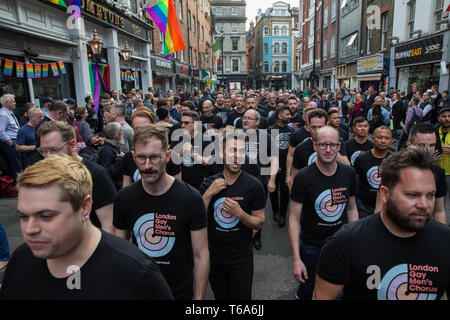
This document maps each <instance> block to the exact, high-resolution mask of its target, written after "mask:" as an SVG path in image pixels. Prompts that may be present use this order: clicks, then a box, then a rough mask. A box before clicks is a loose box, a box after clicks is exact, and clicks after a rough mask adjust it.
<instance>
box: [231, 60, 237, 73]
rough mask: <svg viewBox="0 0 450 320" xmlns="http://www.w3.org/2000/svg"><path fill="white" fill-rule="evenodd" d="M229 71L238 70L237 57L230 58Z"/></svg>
mask: <svg viewBox="0 0 450 320" xmlns="http://www.w3.org/2000/svg"><path fill="white" fill-rule="evenodd" d="M231 67H232V69H231V71H232V72H239V59H231Z"/></svg>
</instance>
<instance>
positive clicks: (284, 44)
mask: <svg viewBox="0 0 450 320" xmlns="http://www.w3.org/2000/svg"><path fill="white" fill-rule="evenodd" d="M281 53H282V54H287V43H283V44H282V45H281Z"/></svg>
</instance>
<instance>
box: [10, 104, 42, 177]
mask: <svg viewBox="0 0 450 320" xmlns="http://www.w3.org/2000/svg"><path fill="white" fill-rule="evenodd" d="M43 117H44V113H43V112H42V110H41V109H39V108H36V107H34V108H31V109H30V110H28V119H30V120H29V121H28V123H26V124H25V125H24V126H23V127H22V128H20V129H19V131H18V132H17V141H16V151H17V152H19V154H20V159H21V164H22V169H25V167H26V166H27V163H28V159H29V158H30V157H31V156H32V155H33V151H35V150H36V134H35V133H36V127H37V126H38V125H39V123H40V122H41V120H42V118H43Z"/></svg>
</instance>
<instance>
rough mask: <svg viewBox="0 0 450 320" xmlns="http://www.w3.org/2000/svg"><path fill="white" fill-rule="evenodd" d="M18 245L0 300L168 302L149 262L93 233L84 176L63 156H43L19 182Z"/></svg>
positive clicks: (126, 245)
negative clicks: (20, 238) (19, 229)
mask: <svg viewBox="0 0 450 320" xmlns="http://www.w3.org/2000/svg"><path fill="white" fill-rule="evenodd" d="M18 191H19V195H18V202H17V213H18V215H19V217H20V227H21V230H22V235H23V238H24V240H25V244H23V245H21V246H20V247H19V248H18V249H17V250H16V251H15V252H14V254H13V256H12V258H11V260H10V262H9V265H8V268H7V270H6V273H5V276H4V278H3V283H2V287H1V291H0V300H61V299H62V300H87V299H91V300H136V299H145V300H149V299H173V296H172V294H171V292H170V289H169V286H168V285H167V282H166V281H165V280H164V277H163V276H162V274H161V271H160V270H159V268H158V266H157V265H156V263H155V262H154V261H153V260H152V259H151V258H149V257H147V256H146V255H145V254H143V253H142V252H140V251H139V250H138V249H136V248H135V247H134V246H133V245H132V244H130V243H128V242H127V241H124V240H121V239H118V238H117V237H114V236H112V235H110V234H108V233H106V232H104V231H100V230H99V229H98V228H96V227H94V226H93V225H92V224H91V222H90V220H89V215H90V213H91V209H92V180H91V175H90V173H89V170H88V169H87V168H86V167H85V166H84V165H83V164H82V163H81V162H80V161H78V160H76V159H74V158H73V157H70V156H67V155H59V156H52V157H48V158H46V159H44V160H42V161H39V162H38V163H36V164H35V165H33V166H30V167H28V168H27V169H26V170H25V171H24V172H23V173H22V174H21V175H20V177H19V179H18Z"/></svg>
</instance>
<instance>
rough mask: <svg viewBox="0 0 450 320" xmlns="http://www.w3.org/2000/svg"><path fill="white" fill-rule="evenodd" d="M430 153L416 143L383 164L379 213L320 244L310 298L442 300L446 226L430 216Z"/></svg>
mask: <svg viewBox="0 0 450 320" xmlns="http://www.w3.org/2000/svg"><path fill="white" fill-rule="evenodd" d="M433 160H434V159H433V156H432V154H431V153H427V152H425V151H423V150H421V149H419V148H408V149H405V150H403V151H400V152H398V153H395V154H393V155H392V156H390V157H389V158H388V159H386V160H384V161H383V163H382V171H381V186H380V198H381V201H382V203H383V205H382V210H381V213H380V214H376V215H373V216H370V217H368V218H365V219H361V220H360V221H358V222H355V223H351V224H348V225H346V226H344V227H343V228H342V229H340V230H339V231H338V232H337V233H336V234H335V235H334V237H332V238H331V239H330V240H329V241H328V243H327V244H326V245H325V246H324V248H323V249H322V252H321V254H320V259H319V264H318V267H317V276H316V287H315V291H314V299H321V300H334V299H336V297H337V296H338V295H339V294H340V293H341V292H342V290H343V296H342V299H344V300H350V299H353V300H356V299H358V300H440V299H441V298H442V297H443V295H444V294H445V292H446V293H447V296H448V295H449V294H450V255H449V253H448V248H447V246H446V245H444V244H447V243H450V229H449V228H448V226H446V225H443V224H441V223H438V222H435V221H430V220H431V217H432V214H433V209H434V208H433V207H434V203H435V196H434V195H435V192H436V182H435V181H434V175H433Z"/></svg>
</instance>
